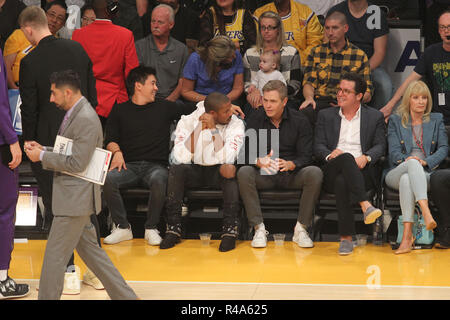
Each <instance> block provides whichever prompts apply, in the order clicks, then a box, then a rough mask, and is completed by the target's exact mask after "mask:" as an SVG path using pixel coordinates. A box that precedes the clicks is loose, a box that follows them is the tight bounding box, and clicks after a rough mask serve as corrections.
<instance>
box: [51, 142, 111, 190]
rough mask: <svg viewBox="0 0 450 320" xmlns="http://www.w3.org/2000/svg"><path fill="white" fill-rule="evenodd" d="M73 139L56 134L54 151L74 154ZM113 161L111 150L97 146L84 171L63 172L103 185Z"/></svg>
mask: <svg viewBox="0 0 450 320" xmlns="http://www.w3.org/2000/svg"><path fill="white" fill-rule="evenodd" d="M72 145H73V140H72V139H68V138H65V137H63V136H60V135H58V136H56V141H55V146H54V148H53V152H56V153H59V154H64V155H66V156H70V155H71V154H72ZM110 162H111V151H108V150H105V149H101V148H96V149H95V152H94V154H93V155H92V158H91V161H90V162H89V165H88V166H87V168H86V169H85V170H84V171H83V172H79V173H71V172H67V171H63V173H65V174H68V175H71V176H74V177H77V178H80V179H83V180H87V181H90V182H93V183H97V184H100V185H103V184H104V183H105V179H106V175H107V174H108V167H109V163H110Z"/></svg>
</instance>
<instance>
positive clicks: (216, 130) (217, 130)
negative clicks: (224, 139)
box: [210, 128, 219, 135]
mask: <svg viewBox="0 0 450 320" xmlns="http://www.w3.org/2000/svg"><path fill="white" fill-rule="evenodd" d="M210 131H211V135H215V134H218V133H219V129H217V128H215V129H210Z"/></svg>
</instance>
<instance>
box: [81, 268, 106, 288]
mask: <svg viewBox="0 0 450 320" xmlns="http://www.w3.org/2000/svg"><path fill="white" fill-rule="evenodd" d="M83 283H84V284H87V285H88V286H91V287H94V288H95V289H96V290H103V289H105V287H104V286H103V284H102V282H101V281H100V280H99V279H98V278H97V276H96V275H95V274H94V273H93V272H92V271H91V270H90V269H87V270H86V273H85V274H84V276H83Z"/></svg>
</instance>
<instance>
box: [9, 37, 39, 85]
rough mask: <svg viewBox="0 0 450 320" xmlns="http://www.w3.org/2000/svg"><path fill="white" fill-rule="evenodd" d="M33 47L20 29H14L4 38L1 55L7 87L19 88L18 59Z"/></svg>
mask: <svg viewBox="0 0 450 320" xmlns="http://www.w3.org/2000/svg"><path fill="white" fill-rule="evenodd" d="M33 49H34V47H33V46H32V45H31V43H30V42H29V41H28V40H27V38H25V34H24V33H23V32H22V30H20V29H17V30H15V31H14V32H13V33H12V34H11V35H10V36H9V38H8V39H7V40H6V43H5V51H4V52H3V56H4V60H5V65H6V74H7V77H8V88H9V89H18V88H19V87H18V84H19V69H20V61H21V60H22V59H23V57H25V56H26V55H27V54H28V53H30V52H31V50H33Z"/></svg>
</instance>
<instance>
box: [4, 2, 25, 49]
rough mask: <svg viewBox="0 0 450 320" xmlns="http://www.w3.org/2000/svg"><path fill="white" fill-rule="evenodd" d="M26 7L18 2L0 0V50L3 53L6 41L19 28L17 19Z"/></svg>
mask: <svg viewBox="0 0 450 320" xmlns="http://www.w3.org/2000/svg"><path fill="white" fill-rule="evenodd" d="M25 8H26V6H25V4H23V2H22V1H20V0H0V49H1V50H2V51H4V50H3V49H4V47H5V42H6V39H8V37H9V36H10V35H11V33H13V31H14V30H15V29H17V28H19V25H18V23H17V19H18V18H19V14H20V13H21V12H22V10H23V9H25Z"/></svg>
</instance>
